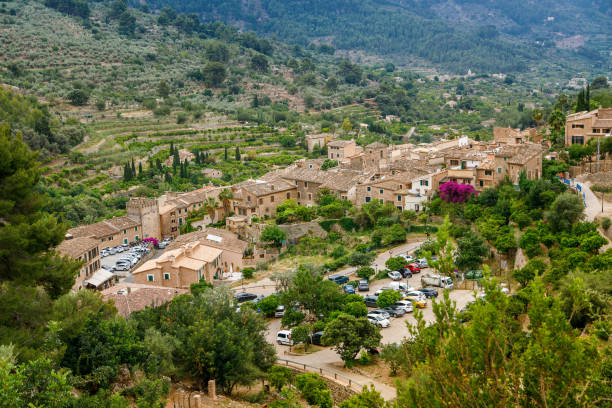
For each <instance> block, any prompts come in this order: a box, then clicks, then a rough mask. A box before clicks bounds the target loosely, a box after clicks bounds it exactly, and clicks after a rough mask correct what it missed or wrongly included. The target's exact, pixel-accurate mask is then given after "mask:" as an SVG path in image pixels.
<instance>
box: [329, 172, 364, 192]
mask: <svg viewBox="0 0 612 408" xmlns="http://www.w3.org/2000/svg"><path fill="white" fill-rule="evenodd" d="M328 173H329V176H328V177H327V179H326V180H325V182H324V183H323V184H321V188H329V189H330V190H334V191H341V192H346V191H348V190H350V189H351V187H354V186H356V185H357V184H359V183H360V182H362V181H363V180H365V179H367V178H368V177H369V176H371V174H372V173H362V172H360V171H354V170H342V169H340V170H337V171H329V170H328Z"/></svg>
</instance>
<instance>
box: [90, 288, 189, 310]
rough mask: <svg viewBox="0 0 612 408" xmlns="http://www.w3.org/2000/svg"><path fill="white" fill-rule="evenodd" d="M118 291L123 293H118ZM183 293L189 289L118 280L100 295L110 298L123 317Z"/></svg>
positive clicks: (158, 304) (159, 304) (105, 298)
mask: <svg viewBox="0 0 612 408" xmlns="http://www.w3.org/2000/svg"><path fill="white" fill-rule="evenodd" d="M128 288H129V289H128ZM119 291H121V292H124V293H125V294H121V293H118V292H119ZM128 292H129V293H128ZM185 293H189V291H188V290H187V289H177V288H164V287H162V286H153V285H143V284H138V283H128V282H119V283H118V284H116V285H115V286H113V287H110V288H108V289H104V290H103V291H102V297H103V298H104V300H111V299H112V300H113V302H114V303H115V307H116V308H117V312H118V313H119V314H120V315H122V316H124V317H128V316H129V315H130V314H131V313H133V312H136V311H139V310H144V309H145V308H146V307H153V306H161V305H163V304H164V303H166V302H169V301H171V300H172V299H173V298H174V297H175V296H178V295H182V294H185Z"/></svg>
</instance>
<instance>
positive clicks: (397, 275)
mask: <svg viewBox="0 0 612 408" xmlns="http://www.w3.org/2000/svg"><path fill="white" fill-rule="evenodd" d="M387 276H388V277H390V278H391V279H393V280H394V281H398V280H402V274H401V273H399V272H397V271H391V272H389V273H388V274H387Z"/></svg>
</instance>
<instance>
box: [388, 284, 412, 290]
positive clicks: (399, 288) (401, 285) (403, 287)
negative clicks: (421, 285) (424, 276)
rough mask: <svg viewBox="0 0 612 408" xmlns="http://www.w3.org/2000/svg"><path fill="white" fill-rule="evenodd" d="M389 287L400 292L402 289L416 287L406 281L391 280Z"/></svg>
mask: <svg viewBox="0 0 612 408" xmlns="http://www.w3.org/2000/svg"><path fill="white" fill-rule="evenodd" d="M389 288H391V289H393V290H395V291H397V292H399V291H401V290H404V291H410V290H413V289H414V288H413V287H412V286H408V284H407V283H406V282H391V283H390V284H389Z"/></svg>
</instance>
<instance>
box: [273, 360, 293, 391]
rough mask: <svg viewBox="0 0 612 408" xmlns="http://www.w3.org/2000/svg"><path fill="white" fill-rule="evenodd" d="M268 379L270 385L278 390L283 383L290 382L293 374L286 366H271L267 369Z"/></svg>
mask: <svg viewBox="0 0 612 408" xmlns="http://www.w3.org/2000/svg"><path fill="white" fill-rule="evenodd" d="M268 381H269V382H270V385H271V386H273V387H274V388H276V389H277V390H278V391H280V390H281V389H282V388H283V387H284V386H285V385H287V384H291V382H292V381H293V375H292V373H291V370H290V369H289V368H287V367H281V366H272V367H270V369H269V370H268Z"/></svg>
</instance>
